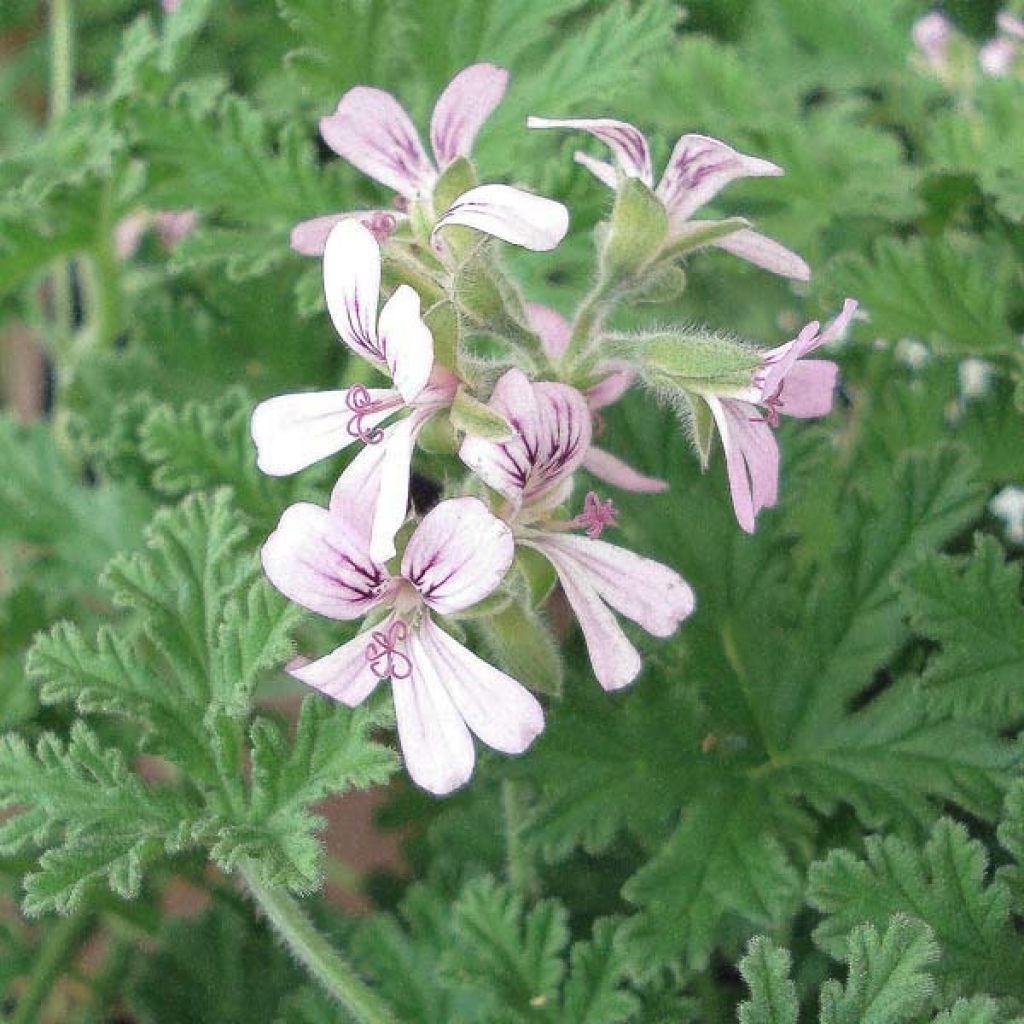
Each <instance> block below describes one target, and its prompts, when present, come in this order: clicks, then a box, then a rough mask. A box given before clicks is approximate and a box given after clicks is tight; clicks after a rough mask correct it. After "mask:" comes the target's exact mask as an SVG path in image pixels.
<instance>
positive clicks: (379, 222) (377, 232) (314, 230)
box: [291, 210, 407, 256]
mask: <svg viewBox="0 0 1024 1024" xmlns="http://www.w3.org/2000/svg"><path fill="white" fill-rule="evenodd" d="M406 216H407V215H406V214H404V213H401V212H399V211H398V210H350V211H348V212H347V213H328V214H326V215H325V216H323V217H314V218H313V219H312V220H304V221H300V222H299V223H298V224H296V225H295V227H293V228H292V234H291V247H292V249H294V250H295V252H297V253H299V254H300V255H302V256H323V254H324V249H325V248H326V246H327V236H328V235H329V234H330V233H331V229H332V228H333V227H334V225H335V224H340V223H341V222H342V221H343V220H356V221H359V223H360V224H362V225H363V227H364V228H366V229H367V231H369V232H370V234H372V235H373V237H374V238H376V239H377V241H378V242H379V243H380V244H381V245H383V244H384V242H385V241H386V240H387V237H388V236H389V235H390V234H391V232H392V231H394V230H395V228H396V227H397V226H398V222H399V221H402V220H405V219H406Z"/></svg>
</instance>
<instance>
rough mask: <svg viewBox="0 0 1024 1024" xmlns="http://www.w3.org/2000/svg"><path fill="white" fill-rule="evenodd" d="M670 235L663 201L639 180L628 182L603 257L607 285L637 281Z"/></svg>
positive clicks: (621, 189)
mask: <svg viewBox="0 0 1024 1024" xmlns="http://www.w3.org/2000/svg"><path fill="white" fill-rule="evenodd" d="M667 235H668V213H667V212H666V210H665V207H664V205H663V204H662V202H661V200H660V199H659V198H658V197H657V196H656V195H655V194H654V193H653V192H652V191H651V190H650V189H649V188H648V187H647V186H646V185H645V184H644V183H643V182H642V181H640V180H639V179H638V178H626V179H624V180H623V182H622V184H621V185H620V187H619V191H618V194H617V195H616V197H615V208H614V209H613V210H612V218H611V224H610V228H609V230H608V232H607V235H606V236H605V238H604V246H603V251H602V254H601V267H602V274H603V276H604V279H605V283H606V284H608V285H616V284H620V283H625V282H628V281H634V280H635V279H636V277H637V275H638V274H640V273H641V272H642V271H643V270H644V269H645V268H646V267H648V266H650V264H651V263H653V262H654V260H655V259H657V257H658V255H659V253H660V252H661V249H662V245H663V244H664V242H665V238H666V236H667Z"/></svg>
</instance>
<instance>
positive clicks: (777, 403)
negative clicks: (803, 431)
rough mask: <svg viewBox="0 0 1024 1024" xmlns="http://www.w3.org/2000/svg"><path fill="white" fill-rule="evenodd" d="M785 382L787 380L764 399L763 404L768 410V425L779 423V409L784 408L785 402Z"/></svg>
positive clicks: (772, 425) (773, 425)
mask: <svg viewBox="0 0 1024 1024" xmlns="http://www.w3.org/2000/svg"><path fill="white" fill-rule="evenodd" d="M784 384H785V381H783V382H782V383H781V384H779V386H778V387H777V388H776V389H775V392H774V393H773V394H771V395H769V396H768V397H767V398H765V399H762V404H763V405H764V407H765V408H766V409H767V410H768V426H770V427H777V426H778V425H779V410H780V409H781V408H783V406H784V404H785V403H784V402H783V401H782V388H783V385H784Z"/></svg>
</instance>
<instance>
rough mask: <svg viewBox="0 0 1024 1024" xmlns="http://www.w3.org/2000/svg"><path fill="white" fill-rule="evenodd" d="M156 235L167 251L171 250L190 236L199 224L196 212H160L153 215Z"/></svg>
mask: <svg viewBox="0 0 1024 1024" xmlns="http://www.w3.org/2000/svg"><path fill="white" fill-rule="evenodd" d="M153 220H154V222H155V223H156V230H157V234H159V235H160V241H161V242H162V243H163V244H164V246H165V247H166V248H168V249H173V248H174V246H176V245H177V244H178V242H180V241H181V240H182V239H183V238H186V237H187V236H188V235H190V234H192V232H193V231H195V229H196V225H197V224H198V223H199V211H198V210H160V211H159V212H158V213H156V214H154V216H153Z"/></svg>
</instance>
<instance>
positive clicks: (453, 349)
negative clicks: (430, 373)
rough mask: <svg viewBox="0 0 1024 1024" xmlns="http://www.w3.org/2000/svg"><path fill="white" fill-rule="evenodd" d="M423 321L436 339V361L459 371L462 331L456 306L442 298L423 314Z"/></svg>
mask: <svg viewBox="0 0 1024 1024" xmlns="http://www.w3.org/2000/svg"><path fill="white" fill-rule="evenodd" d="M423 322H424V323H425V324H426V325H427V326H428V327H429V328H430V333H431V335H432V336H433V339H434V362H435V363H439V364H440V365H441V366H445V367H447V368H448V369H449V370H452V371H457V370H458V368H459V346H460V342H461V339H462V332H461V329H460V327H459V315H458V313H456V312H455V307H454V306H453V305H452V304H451V302H449V301H448V300H447V299H442V300H441V301H440V302H437V303H435V304H434V305H433V306H431V307H430V309H428V310H427V311H426V313H424V314H423Z"/></svg>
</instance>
